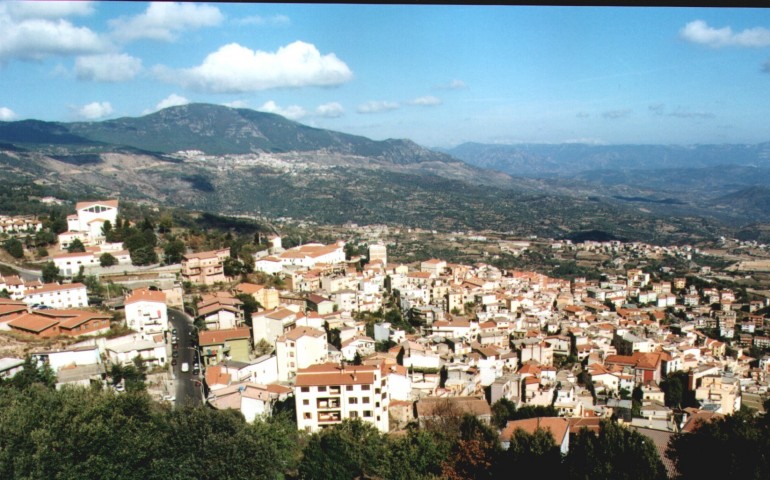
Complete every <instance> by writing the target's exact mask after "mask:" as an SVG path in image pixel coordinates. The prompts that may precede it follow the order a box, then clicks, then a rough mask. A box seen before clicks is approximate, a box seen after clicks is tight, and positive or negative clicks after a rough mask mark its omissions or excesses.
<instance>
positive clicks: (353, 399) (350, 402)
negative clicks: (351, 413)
mask: <svg viewBox="0 0 770 480" xmlns="http://www.w3.org/2000/svg"><path fill="white" fill-rule="evenodd" d="M348 403H349V404H351V405H355V404H357V403H358V398H356V397H350V398H348Z"/></svg>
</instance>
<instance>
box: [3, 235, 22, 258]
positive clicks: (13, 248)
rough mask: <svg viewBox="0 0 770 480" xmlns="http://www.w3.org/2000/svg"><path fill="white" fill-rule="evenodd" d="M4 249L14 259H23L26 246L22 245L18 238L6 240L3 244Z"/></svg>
mask: <svg viewBox="0 0 770 480" xmlns="http://www.w3.org/2000/svg"><path fill="white" fill-rule="evenodd" d="M3 248H4V249H5V250H6V251H7V252H8V254H9V255H11V256H12V257H13V258H23V257H24V245H22V243H21V242H20V241H19V239H17V238H9V239H8V240H6V241H5V242H4V243H3Z"/></svg>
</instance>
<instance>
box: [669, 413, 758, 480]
mask: <svg viewBox="0 0 770 480" xmlns="http://www.w3.org/2000/svg"><path fill="white" fill-rule="evenodd" d="M766 406H770V405H769V404H767V403H766ZM768 452H770V422H768V418H767V415H766V416H765V418H761V417H755V416H753V415H751V414H748V413H746V412H738V413H736V414H734V415H729V416H727V417H724V418H722V419H713V420H711V421H709V422H705V423H700V424H699V425H698V427H697V428H696V429H695V431H694V432H691V433H683V434H678V435H676V436H675V437H674V438H673V439H672V440H671V442H670V443H669V447H668V450H667V452H666V455H667V456H668V458H670V459H671V460H672V461H673V462H674V463H675V465H676V468H677V471H678V472H679V478H680V479H695V478H741V479H744V478H745V479H756V480H759V479H766V478H770V456H768Z"/></svg>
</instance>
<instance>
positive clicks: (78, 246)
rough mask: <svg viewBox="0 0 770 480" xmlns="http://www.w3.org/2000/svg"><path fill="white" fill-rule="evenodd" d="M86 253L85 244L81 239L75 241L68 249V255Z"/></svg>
mask: <svg viewBox="0 0 770 480" xmlns="http://www.w3.org/2000/svg"><path fill="white" fill-rule="evenodd" d="M85 251H86V246H85V245H83V242H81V241H80V239H79V238H76V239H74V240H73V241H72V242H71V243H70V244H69V246H68V247H67V252H68V253H83V252H85Z"/></svg>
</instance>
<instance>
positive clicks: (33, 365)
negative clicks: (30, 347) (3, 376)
mask: <svg viewBox="0 0 770 480" xmlns="http://www.w3.org/2000/svg"><path fill="white" fill-rule="evenodd" d="M8 382H9V384H10V385H11V386H13V387H15V388H18V389H19V390H24V389H26V388H29V387H30V386H32V385H35V384H40V385H43V386H45V387H47V388H50V389H52V388H54V386H55V385H56V374H55V373H54V372H53V370H52V369H51V367H50V366H49V365H48V364H42V365H38V363H37V362H36V361H35V360H34V359H33V358H32V357H30V356H27V357H26V358H25V359H24V365H23V366H22V370H21V371H20V372H18V373H16V375H14V376H13V377H11V379H10V380H9V381H8Z"/></svg>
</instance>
